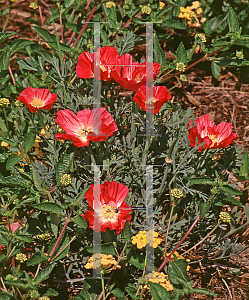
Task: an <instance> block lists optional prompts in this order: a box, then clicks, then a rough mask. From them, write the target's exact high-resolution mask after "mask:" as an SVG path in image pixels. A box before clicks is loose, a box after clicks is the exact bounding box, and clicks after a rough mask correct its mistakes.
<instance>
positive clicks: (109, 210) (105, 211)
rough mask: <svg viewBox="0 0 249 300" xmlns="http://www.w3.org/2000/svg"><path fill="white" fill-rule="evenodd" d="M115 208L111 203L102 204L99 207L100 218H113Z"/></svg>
mask: <svg viewBox="0 0 249 300" xmlns="http://www.w3.org/2000/svg"><path fill="white" fill-rule="evenodd" d="M116 215H117V214H116V209H115V208H114V207H112V206H111V205H104V206H103V207H102V209H101V218H103V219H109V220H111V219H113V218H115V217H116Z"/></svg>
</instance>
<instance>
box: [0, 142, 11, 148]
mask: <svg viewBox="0 0 249 300" xmlns="http://www.w3.org/2000/svg"><path fill="white" fill-rule="evenodd" d="M1 147H6V148H9V147H10V145H9V144H8V143H6V142H5V141H2V142H1Z"/></svg>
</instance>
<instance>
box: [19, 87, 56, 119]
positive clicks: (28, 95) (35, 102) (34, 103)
mask: <svg viewBox="0 0 249 300" xmlns="http://www.w3.org/2000/svg"><path fill="white" fill-rule="evenodd" d="M17 100H19V101H20V102H22V103H23V104H26V105H27V106H28V108H29V110H30V111H31V112H33V113H35V112H36V110H37V109H46V110H50V109H51V108H52V106H53V105H54V103H55V101H56V100H57V95H56V94H51V93H50V92H49V90H48V89H35V88H32V87H31V86H29V87H28V88H26V89H25V90H24V91H23V92H22V93H21V94H20V95H19V97H18V98H17Z"/></svg>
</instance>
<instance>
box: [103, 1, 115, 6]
mask: <svg viewBox="0 0 249 300" xmlns="http://www.w3.org/2000/svg"><path fill="white" fill-rule="evenodd" d="M105 6H106V8H112V7H115V6H116V4H115V3H114V2H113V1H109V2H106V4H105Z"/></svg>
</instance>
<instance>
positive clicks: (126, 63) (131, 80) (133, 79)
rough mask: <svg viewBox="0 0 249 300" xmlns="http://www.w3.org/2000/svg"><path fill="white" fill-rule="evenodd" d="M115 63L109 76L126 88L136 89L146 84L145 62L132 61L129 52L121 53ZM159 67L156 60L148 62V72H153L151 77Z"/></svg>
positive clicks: (157, 71) (156, 72)
mask: <svg viewBox="0 0 249 300" xmlns="http://www.w3.org/2000/svg"><path fill="white" fill-rule="evenodd" d="M117 65H120V66H117ZM117 65H116V66H114V67H112V70H111V76H112V78H113V79H114V80H115V81H116V82H117V83H119V84H120V85H122V86H123V87H125V88H126V89H127V90H131V91H137V90H138V89H139V88H140V87H141V86H142V85H145V84H146V62H144V63H142V64H139V63H138V62H132V56H131V55H130V54H123V55H122V56H121V57H120V58H119V59H118V60H117ZM160 68H161V66H160V64H158V63H157V62H155V63H153V64H152V63H149V74H152V73H153V79H154V77H155V76H156V75H157V74H158V73H159V71H160Z"/></svg>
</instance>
